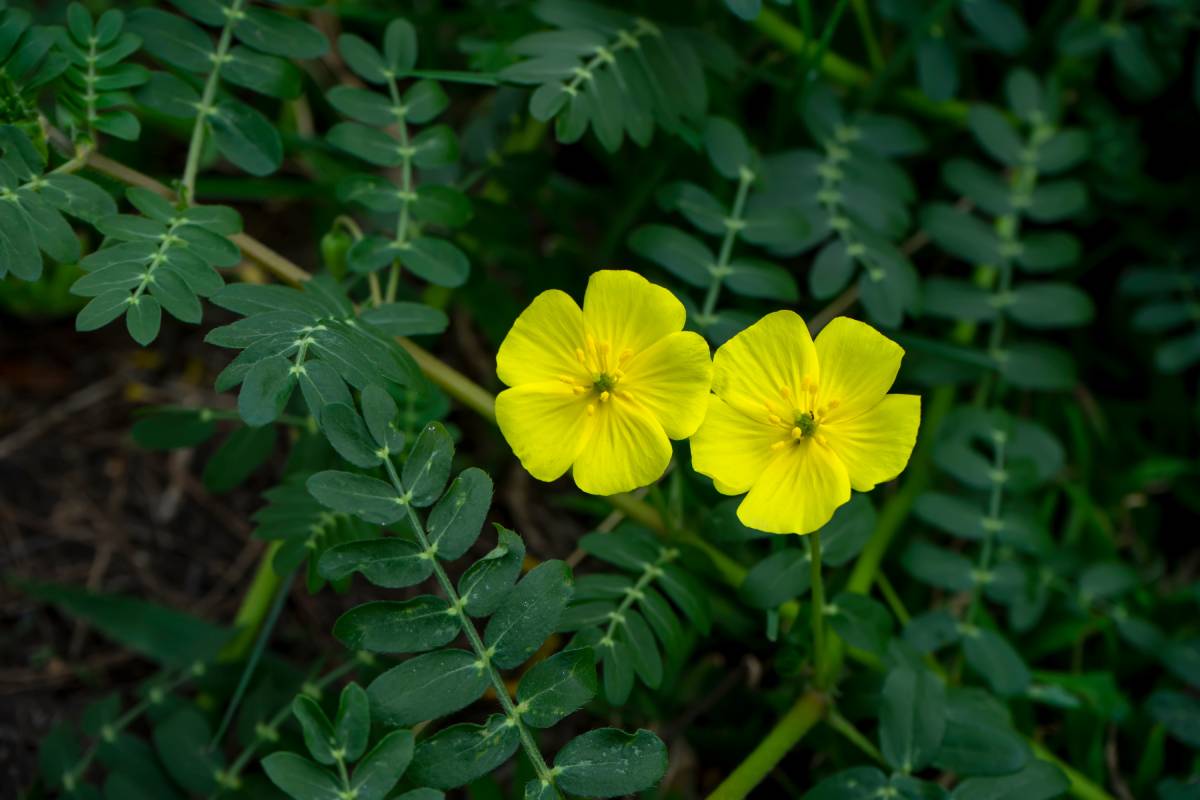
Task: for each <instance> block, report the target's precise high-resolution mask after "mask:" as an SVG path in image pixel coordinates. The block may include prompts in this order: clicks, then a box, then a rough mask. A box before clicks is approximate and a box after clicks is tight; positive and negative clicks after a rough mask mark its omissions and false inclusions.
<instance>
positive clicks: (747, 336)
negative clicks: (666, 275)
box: [713, 311, 820, 419]
mask: <svg viewBox="0 0 1200 800" xmlns="http://www.w3.org/2000/svg"><path fill="white" fill-rule="evenodd" d="M806 377H807V378H808V379H809V380H811V381H819V379H820V372H819V370H818V367H817V351H816V348H815V347H814V346H813V341H812V337H811V336H809V334H808V327H807V326H806V325H805V324H804V320H802V319H801V318H800V317H799V315H797V314H796V313H795V312H794V311H776V312H774V313H772V314H767V315H766V316H765V317H763V318H762V319H760V320H759V321H758V322H756V323H754V324H753V325H751V326H750V327H749V328H746V330H744V331H742V332H741V333H739V334H737V335H736V336H734V337H733V338H732V339H730V340H729V341H727V342H726V343H725V344H723V345H721V347H720V348H719V349H718V350H717V355H716V357H715V358H714V359H713V391H714V392H716V393H717V395H719V396H720V397H721V399H722V400H724V401H725V402H727V403H729V404H730V405H731V406H733V407H734V408H736V409H738V410H739V411H741V412H742V413H743V414H747V415H750V416H753V417H755V418H756V419H766V418H767V416H768V414H772V413H773V414H776V415H778V416H779V417H781V418H784V419H790V418H791V416H792V412H793V411H794V410H795V409H796V408H799V405H798V404H797V403H795V402H794V401H796V400H797V399H798V398H800V396H801V385H802V381H803V379H804V378H806ZM789 397H790V398H791V399H790V400H789ZM768 406H769V409H768Z"/></svg>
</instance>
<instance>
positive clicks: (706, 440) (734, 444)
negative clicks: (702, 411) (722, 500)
mask: <svg viewBox="0 0 1200 800" xmlns="http://www.w3.org/2000/svg"><path fill="white" fill-rule="evenodd" d="M783 435H784V431H783V430H782V429H780V428H776V427H773V426H771V425H768V424H767V423H766V422H763V421H761V420H756V419H751V418H750V417H747V416H746V415H745V414H742V413H741V412H739V411H736V410H735V409H734V408H733V407H731V406H730V405H728V404H727V403H726V402H725V401H724V400H722V399H721V398H719V397H717V396H716V395H709V397H708V415H707V416H706V417H705V418H704V423H703V424H702V425H701V426H700V429H699V430H698V431H696V433H695V435H693V436H692V439H691V444H692V468H693V469H695V470H696V471H697V472H699V473H700V474H702V475H707V476H708V477H710V478H712V479H713V484H714V485H715V486H716V488H717V491H718V492H720V493H721V494H741V493H742V492H745V491H748V490H749V489H750V487H751V486H753V485H754V482H755V481H756V480H758V478H759V476H760V475H762V473H763V470H765V469H766V468H767V464H769V463H770V462H771V459H772V458H774V457H775V456H776V455H777V451H775V450H772V449H771V445H773V444H775V443H776V442H778V441H779V440H780V439H781V438H783Z"/></svg>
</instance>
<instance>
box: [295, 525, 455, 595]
mask: <svg viewBox="0 0 1200 800" xmlns="http://www.w3.org/2000/svg"><path fill="white" fill-rule="evenodd" d="M317 569H318V571H319V572H320V574H321V577H322V578H325V579H327V580H331V581H340V580H342V579H343V578H346V577H348V576H349V575H351V574H352V573H355V572H361V573H362V575H363V577H364V578H366V579H367V580H369V581H370V582H371V583H373V584H375V585H376V586H382V587H384V588H385V589H401V588H404V587H405V586H415V585H417V584H418V583H420V582H421V581H423V580H425V579H426V578H428V577H429V576H430V574H432V572H433V560H432V559H431V558H430V557H428V556H427V555H426V554H425V551H424V550H422V549H421V548H420V547H419V546H418V545H417V544H416V542H412V541H409V540H408V539H400V538H397V537H388V538H386V539H364V540H360V541H356V542H342V543H341V544H338V545H334V546H333V547H331V548H329V549H328V550H326V551H325V552H324V553H322V554H321V559H320V561H319V562H318V567H317Z"/></svg>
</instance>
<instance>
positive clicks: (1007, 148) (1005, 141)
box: [967, 105, 1025, 167]
mask: <svg viewBox="0 0 1200 800" xmlns="http://www.w3.org/2000/svg"><path fill="white" fill-rule="evenodd" d="M967 126H968V127H969V128H970V129H971V133H972V134H974V135H975V139H976V140H977V141H978V142H979V145H980V146H981V147H982V148H983V149H984V150H986V151H987V152H988V154H989V155H991V156H992V157H993V158H995V159H996V160H997V161H999V162H1000V163H1002V164H1005V165H1007V166H1010V167H1015V166H1018V165H1019V164H1020V163H1021V159H1022V155H1023V153H1024V149H1025V146H1024V144H1023V143H1022V142H1021V137H1020V136H1018V135H1017V131H1016V129H1015V128H1013V126H1012V124H1011V123H1009V121H1008V120H1007V119H1005V117H1004V115H1003V114H1002V113H1000V112H999V111H998V110H996V109H995V108H992V107H991V106H985V105H975V106H972V107H971V111H970V113H969V115H968V116H967Z"/></svg>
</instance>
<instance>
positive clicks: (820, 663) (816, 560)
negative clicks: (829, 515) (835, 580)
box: [808, 531, 829, 689]
mask: <svg viewBox="0 0 1200 800" xmlns="http://www.w3.org/2000/svg"><path fill="white" fill-rule="evenodd" d="M808 548H809V549H808V562H809V566H810V568H811V570H812V637H813V673H814V675H815V678H816V684H817V688H818V689H825V688H827V687H828V685H829V674H828V672H827V670H826V660H825V659H826V650H825V582H824V580H823V578H822V576H821V532H820V531H813V532H812V533H810V534H809V535H808Z"/></svg>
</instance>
